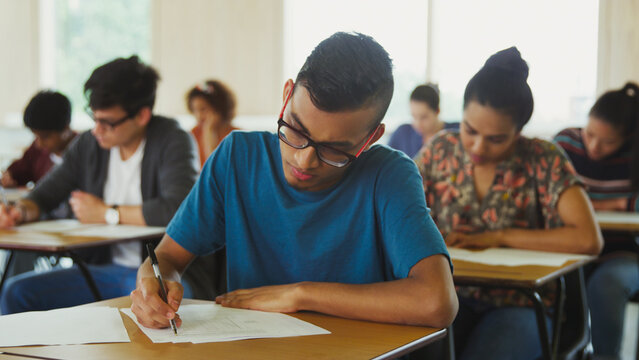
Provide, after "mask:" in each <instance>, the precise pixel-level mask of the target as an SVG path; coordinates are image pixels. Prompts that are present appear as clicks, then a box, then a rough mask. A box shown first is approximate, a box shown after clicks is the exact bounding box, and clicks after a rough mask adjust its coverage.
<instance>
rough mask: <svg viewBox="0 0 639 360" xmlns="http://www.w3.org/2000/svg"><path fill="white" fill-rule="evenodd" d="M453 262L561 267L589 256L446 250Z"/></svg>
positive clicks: (506, 250)
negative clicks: (568, 262) (570, 261)
mask: <svg viewBox="0 0 639 360" xmlns="http://www.w3.org/2000/svg"><path fill="white" fill-rule="evenodd" d="M448 252H449V253H450V257H451V258H452V259H453V260H463V261H468V262H473V263H479V264H486V265H503V266H522V265H540V266H561V265H563V264H565V263H566V261H569V260H581V259H589V258H590V257H591V256H589V255H579V254H566V253H553V252H547V251H533V250H521V249H510V248H490V249H485V250H479V251H475V250H466V249H459V248H448Z"/></svg>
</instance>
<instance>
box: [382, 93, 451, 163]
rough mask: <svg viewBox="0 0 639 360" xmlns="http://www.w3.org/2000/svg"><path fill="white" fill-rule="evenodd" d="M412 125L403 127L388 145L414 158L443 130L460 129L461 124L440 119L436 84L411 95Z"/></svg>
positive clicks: (400, 127)
mask: <svg viewBox="0 0 639 360" xmlns="http://www.w3.org/2000/svg"><path fill="white" fill-rule="evenodd" d="M410 114H411V117H412V118H413V122H412V123H411V124H404V125H401V126H399V127H398V128H397V130H395V132H394V133H393V135H392V136H391V138H390V140H389V142H388V145H389V146H390V147H392V148H394V149H397V150H401V151H403V152H404V153H405V154H406V155H408V157H410V158H413V157H414V156H415V155H416V154H417V152H418V151H419V149H421V148H422V146H424V144H425V143H426V142H427V141H428V140H429V139H430V138H431V137H433V135H435V134H436V133H437V132H439V131H440V130H443V129H459V123H446V122H443V121H441V120H440V119H439V89H438V88H437V85H435V84H426V85H420V86H418V87H416V88H415V90H413V92H412V93H411V94H410Z"/></svg>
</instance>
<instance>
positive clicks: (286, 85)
mask: <svg viewBox="0 0 639 360" xmlns="http://www.w3.org/2000/svg"><path fill="white" fill-rule="evenodd" d="M294 85H295V83H294V82H293V79H288V80H286V82H285V83H284V92H283V93H282V106H284V102H285V101H286V98H287V97H288V94H289V93H290V92H291V91H293V86H294Z"/></svg>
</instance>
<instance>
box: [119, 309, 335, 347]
mask: <svg viewBox="0 0 639 360" xmlns="http://www.w3.org/2000/svg"><path fill="white" fill-rule="evenodd" d="M121 311H122V312H123V313H125V314H126V315H128V316H129V317H130V318H131V319H132V320H133V321H134V322H135V323H136V324H137V325H138V327H139V328H140V329H141V330H142V331H143V332H144V334H145V335H146V336H147V337H148V338H149V339H151V341H153V342H154V343H167V342H172V343H182V342H192V343H194V344H198V343H205V342H222V341H233V340H242V339H256V338H273V337H288V336H306V335H321V334H330V331H327V330H325V329H322V328H320V327H318V326H315V325H313V324H310V323H308V322H306V321H302V320H299V319H296V318H294V317H292V316H288V315H285V314H280V313H272V312H263V311H255V310H245V309H233V308H226V307H223V306H220V305H217V304H201V305H200V304H193V305H182V306H180V309H179V310H178V313H179V314H180V319H182V326H180V327H179V328H178V334H177V335H175V334H174V333H173V330H171V328H166V329H149V328H146V327H144V326H142V325H141V324H139V323H138V322H137V320H136V318H135V315H133V313H132V312H131V309H121Z"/></svg>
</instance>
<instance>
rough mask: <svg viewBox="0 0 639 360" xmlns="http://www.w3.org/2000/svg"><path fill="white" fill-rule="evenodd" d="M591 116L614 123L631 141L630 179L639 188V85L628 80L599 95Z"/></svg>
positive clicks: (633, 186) (635, 187)
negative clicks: (616, 88) (620, 85)
mask: <svg viewBox="0 0 639 360" xmlns="http://www.w3.org/2000/svg"><path fill="white" fill-rule="evenodd" d="M589 115H590V116H592V117H596V118H597V119H600V120H603V121H605V122H607V123H608V124H610V125H612V126H613V127H614V128H615V129H616V130H617V131H618V132H619V133H620V134H621V135H622V136H627V139H626V144H628V143H631V146H632V155H631V162H630V181H631V183H632V188H633V189H634V190H639V131H637V130H639V87H638V86H637V84H635V83H633V82H628V83H626V85H625V86H624V87H623V88H621V89H619V90H611V91H608V92H606V93H604V94H603V95H601V96H600V97H599V99H597V101H596V102H595V104H594V105H593V106H592V109H590V114H589Z"/></svg>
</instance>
